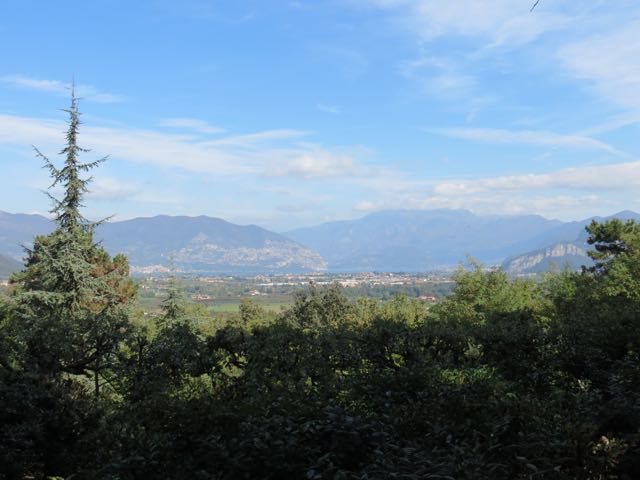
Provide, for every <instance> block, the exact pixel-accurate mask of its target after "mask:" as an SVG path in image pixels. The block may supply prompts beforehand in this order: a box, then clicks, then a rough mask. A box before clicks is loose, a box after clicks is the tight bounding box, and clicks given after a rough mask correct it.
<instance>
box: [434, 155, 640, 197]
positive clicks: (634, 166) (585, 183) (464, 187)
mask: <svg viewBox="0 0 640 480" xmlns="http://www.w3.org/2000/svg"><path fill="white" fill-rule="evenodd" d="M638 187H640V161H637V162H628V163H615V164H609V165H594V166H584V167H576V168H566V169H563V170H558V171H556V172H552V173H544V174H529V175H509V176H499V177H493V178H484V179H478V180H460V181H448V182H442V183H439V184H437V185H436V186H435V187H434V188H433V191H434V192H435V193H436V194H440V195H472V194H478V193H483V192H496V191H511V192H513V191H516V190H519V191H522V192H527V191H530V190H551V189H555V190H557V189H565V190H566V189H572V190H591V191H606V190H616V191H620V190H636V189H638Z"/></svg>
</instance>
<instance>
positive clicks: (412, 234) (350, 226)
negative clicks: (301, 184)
mask: <svg viewBox="0 0 640 480" xmlns="http://www.w3.org/2000/svg"><path fill="white" fill-rule="evenodd" d="M561 225H562V222H560V221H557V220H547V219H545V218H543V217H540V216H537V215H521V216H478V215H474V214H473V213H471V212H469V211H466V210H446V209H440V210H427V211H413V210H400V211H387V212H378V213H374V214H370V215H367V216H365V217H363V218H360V219H357V220H350V221H341V222H330V223H325V224H321V225H318V226H316V227H311V228H304V229H298V230H293V231H290V232H287V233H285V235H287V236H288V237H289V238H291V239H293V240H296V241H298V242H300V243H302V244H304V245H307V246H309V247H311V248H313V249H314V250H317V251H318V252H320V254H321V255H322V256H323V257H324V258H325V259H326V260H327V262H328V263H329V268H330V269H331V270H337V271H349V270H379V271H419V270H425V269H433V268H438V267H443V266H451V265H455V264H456V263H458V262H460V261H463V260H464V259H465V256H466V255H467V254H470V255H473V256H474V257H476V258H478V259H479V260H481V261H483V262H486V263H496V262H500V261H502V260H503V259H504V258H505V257H506V256H509V255H514V254H517V253H520V252H523V251H527V250H530V249H532V248H535V247H540V246H542V245H544V239H539V238H537V237H540V235H542V234H544V233H546V232H550V231H552V230H553V229H554V228H557V227H559V226H561Z"/></svg>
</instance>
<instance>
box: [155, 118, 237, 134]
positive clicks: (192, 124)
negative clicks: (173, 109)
mask: <svg viewBox="0 0 640 480" xmlns="http://www.w3.org/2000/svg"><path fill="white" fill-rule="evenodd" d="M160 125H161V126H163V127H169V128H176V129H184V130H191V131H194V132H198V133H204V134H215V133H222V132H224V128H220V127H216V126H215V125H211V124H210V123H209V122H205V121H204V120H199V119H197V118H185V117H181V118H166V119H164V120H162V121H161V122H160Z"/></svg>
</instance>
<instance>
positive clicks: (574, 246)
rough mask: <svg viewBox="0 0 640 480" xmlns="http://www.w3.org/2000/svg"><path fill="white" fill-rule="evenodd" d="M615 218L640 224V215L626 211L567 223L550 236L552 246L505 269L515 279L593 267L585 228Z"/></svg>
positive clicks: (509, 261) (510, 260) (508, 261)
mask: <svg viewBox="0 0 640 480" xmlns="http://www.w3.org/2000/svg"><path fill="white" fill-rule="evenodd" d="M613 218H619V219H620V220H636V221H640V215H639V214H637V213H635V212H631V211H628V210H625V211H622V212H618V213H616V214H614V215H610V216H608V217H591V218H587V219H585V220H581V221H577V222H567V223H565V224H563V225H560V226H559V227H557V228H556V229H554V230H552V231H551V232H548V233H547V235H546V238H547V240H548V241H549V244H547V245H546V246H545V247H543V248H539V249H536V250H533V251H529V252H526V253H521V254H519V255H515V256H511V257H509V258H507V259H506V260H505V261H504V262H503V264H502V268H503V269H504V270H505V271H507V272H509V273H510V274H512V275H522V274H532V273H539V272H544V271H548V270H549V268H550V266H551V265H554V266H555V267H556V268H560V269H563V268H569V269H571V270H577V269H579V268H580V267H581V266H583V265H584V266H587V267H588V266H591V265H593V261H592V260H591V258H590V257H589V256H588V255H587V251H588V250H590V249H591V246H590V245H589V244H587V238H588V236H589V235H588V233H587V231H586V230H585V227H586V226H587V225H589V224H590V223H591V221H592V220H596V221H598V222H602V221H606V220H611V219H613Z"/></svg>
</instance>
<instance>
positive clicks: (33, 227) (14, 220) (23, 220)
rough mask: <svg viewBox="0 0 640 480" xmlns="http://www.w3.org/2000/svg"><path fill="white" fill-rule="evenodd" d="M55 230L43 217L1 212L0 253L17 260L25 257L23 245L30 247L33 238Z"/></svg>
mask: <svg viewBox="0 0 640 480" xmlns="http://www.w3.org/2000/svg"><path fill="white" fill-rule="evenodd" d="M52 228H53V226H52V223H51V221H50V220H49V219H47V218H45V217H43V216H42V215H26V214H23V213H7V212H3V211H1V210H0V253H1V254H3V255H6V256H8V257H11V258H14V259H16V260H18V259H21V258H22V257H23V256H24V248H22V245H25V246H30V245H31V242H32V241H33V237H35V236H36V235H41V234H44V233H49V232H50V231H51V229H52Z"/></svg>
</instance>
